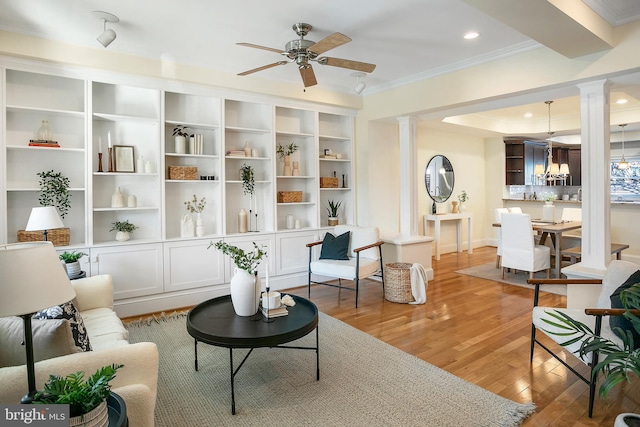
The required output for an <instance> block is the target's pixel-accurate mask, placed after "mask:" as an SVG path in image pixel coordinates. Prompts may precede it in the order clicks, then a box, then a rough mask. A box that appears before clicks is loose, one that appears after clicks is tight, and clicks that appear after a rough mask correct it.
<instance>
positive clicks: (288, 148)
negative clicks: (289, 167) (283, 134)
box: [276, 142, 298, 158]
mask: <svg viewBox="0 0 640 427" xmlns="http://www.w3.org/2000/svg"><path fill="white" fill-rule="evenodd" d="M296 151H298V146H297V145H296V144H295V142H292V143H291V144H289V145H280V144H278V146H277V147H276V153H278V155H279V156H280V157H281V158H282V157H285V156H290V155H292V154H293V153H295V152H296Z"/></svg>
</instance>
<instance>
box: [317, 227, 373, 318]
mask: <svg viewBox="0 0 640 427" xmlns="http://www.w3.org/2000/svg"><path fill="white" fill-rule="evenodd" d="M347 232H349V233H350V236H349V239H348V246H347V247H345V248H344V249H345V250H344V253H343V256H340V257H337V258H342V259H330V258H336V257H329V258H326V257H325V258H324V259H323V256H322V254H323V253H324V251H323V250H322V249H325V250H328V246H329V243H328V241H329V239H327V238H326V237H325V240H324V241H323V242H312V243H308V244H307V247H308V248H309V285H308V286H309V298H311V284H312V283H315V284H320V285H327V286H333V287H337V288H341V289H349V290H355V291H356V308H357V307H358V291H359V287H360V279H364V278H367V277H370V276H373V275H375V274H376V273H378V272H380V275H381V277H382V289H383V291H384V267H383V262H382V244H383V243H384V242H382V241H381V240H380V232H379V230H378V228H377V227H358V226H355V225H337V226H336V227H335V228H334V233H335V236H336V237H337V236H341V235H343V234H344V233H347ZM336 240H337V239H336ZM317 245H323V246H325V247H324V248H323V247H322V246H321V255H320V259H314V255H313V248H314V247H316V246H317ZM312 274H314V275H318V276H324V277H332V278H337V279H338V284H337V285H336V284H333V283H327V282H318V281H313V280H311V275H312ZM342 279H347V280H353V281H354V282H355V287H346V286H342Z"/></svg>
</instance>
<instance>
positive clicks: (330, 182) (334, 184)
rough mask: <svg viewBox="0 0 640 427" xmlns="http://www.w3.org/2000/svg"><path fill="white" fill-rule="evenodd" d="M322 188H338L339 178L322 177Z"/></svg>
mask: <svg viewBox="0 0 640 427" xmlns="http://www.w3.org/2000/svg"><path fill="white" fill-rule="evenodd" d="M320 188H338V178H326V177H323V176H321V177H320Z"/></svg>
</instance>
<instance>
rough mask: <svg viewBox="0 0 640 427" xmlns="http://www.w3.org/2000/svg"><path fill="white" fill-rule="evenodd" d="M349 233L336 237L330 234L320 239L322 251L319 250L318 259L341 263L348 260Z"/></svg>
mask: <svg viewBox="0 0 640 427" xmlns="http://www.w3.org/2000/svg"><path fill="white" fill-rule="evenodd" d="M350 237H351V232H350V231H347V232H346V233H344V234H341V235H339V236H338V237H336V236H334V235H333V234H331V233H327V234H325V235H324V239H322V249H321V250H320V259H335V260H341V261H348V260H349V255H348V254H349V238H350Z"/></svg>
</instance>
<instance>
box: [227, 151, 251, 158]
mask: <svg viewBox="0 0 640 427" xmlns="http://www.w3.org/2000/svg"><path fill="white" fill-rule="evenodd" d="M227 156H229V157H247V156H246V155H245V153H244V150H229V151H227Z"/></svg>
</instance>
